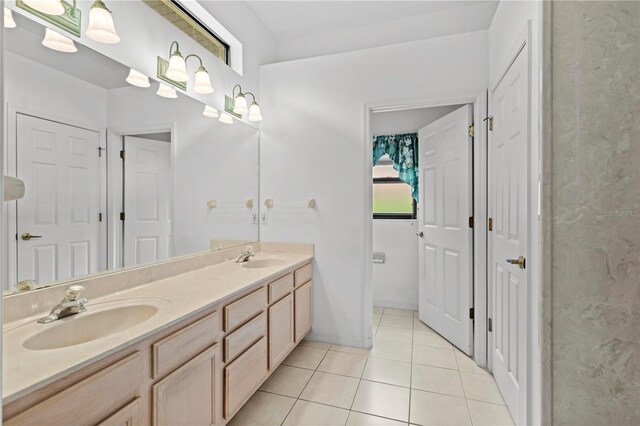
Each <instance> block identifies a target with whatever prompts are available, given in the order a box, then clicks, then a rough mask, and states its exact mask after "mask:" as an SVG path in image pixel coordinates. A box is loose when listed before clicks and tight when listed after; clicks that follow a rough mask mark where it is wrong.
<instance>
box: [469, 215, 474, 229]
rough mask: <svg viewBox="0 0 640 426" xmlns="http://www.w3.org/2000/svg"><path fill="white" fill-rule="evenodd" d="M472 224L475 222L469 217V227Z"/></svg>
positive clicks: (471, 226)
mask: <svg viewBox="0 0 640 426" xmlns="http://www.w3.org/2000/svg"><path fill="white" fill-rule="evenodd" d="M473 225H475V222H474V220H473V218H472V217H470V218H469V228H473Z"/></svg>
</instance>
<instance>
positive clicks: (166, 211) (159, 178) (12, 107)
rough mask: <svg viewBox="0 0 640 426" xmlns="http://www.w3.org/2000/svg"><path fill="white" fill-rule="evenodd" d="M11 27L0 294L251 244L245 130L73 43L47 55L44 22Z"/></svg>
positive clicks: (254, 236) (252, 187)
mask: <svg viewBox="0 0 640 426" xmlns="http://www.w3.org/2000/svg"><path fill="white" fill-rule="evenodd" d="M151 13H152V12H151ZM14 19H15V21H16V24H17V25H16V28H12V29H11V30H10V31H5V32H4V35H5V42H4V44H5V51H4V61H5V63H4V73H5V75H4V78H5V86H4V87H5V105H6V111H5V117H4V119H5V129H6V132H5V134H4V138H3V149H4V152H5V157H4V158H5V165H4V167H5V174H7V175H9V176H16V177H18V178H20V179H22V180H23V181H24V183H25V187H26V193H25V196H24V198H22V199H20V200H17V201H12V202H6V203H4V205H3V208H4V209H5V211H4V213H5V215H6V216H5V217H6V218H7V220H5V222H4V224H3V226H4V227H5V229H4V230H3V231H4V232H2V235H4V236H6V239H5V241H3V242H2V244H3V260H2V261H3V264H2V271H3V275H4V276H3V277H2V281H3V283H4V285H3V287H4V288H3V291H4V292H5V293H11V292H13V291H14V289H15V287H16V283H18V282H19V281H25V280H33V281H35V285H36V286H45V285H51V284H53V283H60V282H64V281H69V280H72V279H76V278H80V277H83V276H86V275H88V274H95V273H100V272H104V271H107V270H114V269H120V268H126V267H132V266H136V265H141V264H149V263H151V262H158V261H164V260H167V259H170V258H172V257H176V256H183V255H188V254H193V253H197V252H203V251H207V250H216V249H220V248H225V247H230V246H235V245H244V244H247V243H250V242H253V241H257V240H258V239H259V227H258V223H257V215H256V214H255V212H256V210H257V208H258V206H259V204H260V203H259V200H258V186H259V185H258V179H259V177H258V150H259V146H258V145H259V133H258V130H257V129H256V128H254V127H252V126H250V125H248V124H245V123H243V122H242V121H239V120H235V121H234V122H233V124H224V123H221V122H219V121H218V120H217V119H215V118H209V117H206V116H204V115H203V108H204V105H203V104H202V103H201V102H199V101H197V100H195V99H193V98H191V97H189V96H187V95H185V94H183V93H180V94H179V95H178V97H177V98H176V99H168V98H163V97H161V96H158V95H157V94H156V91H157V90H158V82H155V81H153V80H151V87H149V88H140V87H134V86H132V85H130V84H128V83H127V82H126V78H127V75H128V74H129V71H130V70H129V68H128V67H127V66H125V65H123V64H121V63H119V62H117V61H115V60H113V59H111V58H109V57H106V56H104V55H103V54H101V53H98V52H96V51H94V50H91V49H89V48H88V47H85V46H83V45H82V44H80V43H79V42H78V41H75V45H76V47H77V52H75V53H62V52H59V51H54V50H52V49H49V48H47V47H45V46H43V44H42V41H43V38H44V37H45V27H43V26H42V25H40V24H39V23H37V22H35V21H34V20H31V19H30V18H29V17H28V16H26V15H21V14H18V13H14Z"/></svg>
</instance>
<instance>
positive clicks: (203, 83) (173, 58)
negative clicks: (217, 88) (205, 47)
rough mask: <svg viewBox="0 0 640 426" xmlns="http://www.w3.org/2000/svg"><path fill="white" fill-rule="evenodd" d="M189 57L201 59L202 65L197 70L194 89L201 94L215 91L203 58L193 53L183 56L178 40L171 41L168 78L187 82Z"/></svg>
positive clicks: (166, 74)
mask: <svg viewBox="0 0 640 426" xmlns="http://www.w3.org/2000/svg"><path fill="white" fill-rule="evenodd" d="M174 48H175V50H174ZM189 58H197V59H198V61H200V66H199V67H198V69H197V71H196V80H195V84H194V86H193V91H194V92H196V93H199V94H201V95H208V94H209V93H213V86H212V85H211V79H210V78H209V73H208V72H207V69H206V68H205V67H204V65H203V63H202V58H201V57H200V56H198V55H196V54H193V53H192V54H190V55H187V56H186V57H183V56H182V53H180V45H179V44H178V42H177V41H173V42H171V46H169V66H168V68H167V70H166V72H165V73H164V75H165V76H166V77H167V78H168V79H170V80H173V81H176V82H178V83H186V82H187V81H188V80H189V74H188V73H187V60H189ZM158 59H161V58H158Z"/></svg>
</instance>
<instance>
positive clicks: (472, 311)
mask: <svg viewBox="0 0 640 426" xmlns="http://www.w3.org/2000/svg"><path fill="white" fill-rule="evenodd" d="M469 318H471V319H474V318H475V311H474V310H473V308H469Z"/></svg>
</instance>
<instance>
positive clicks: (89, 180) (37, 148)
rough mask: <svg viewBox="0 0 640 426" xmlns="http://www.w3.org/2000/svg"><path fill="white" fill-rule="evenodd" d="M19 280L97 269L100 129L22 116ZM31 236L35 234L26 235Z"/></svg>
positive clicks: (19, 120)
mask: <svg viewBox="0 0 640 426" xmlns="http://www.w3.org/2000/svg"><path fill="white" fill-rule="evenodd" d="M16 141H17V148H16V153H17V158H16V160H17V163H16V168H17V169H16V171H17V176H18V177H19V178H21V179H23V180H24V182H25V188H26V191H25V196H24V198H23V199H21V200H19V201H18V202H17V203H16V206H17V207H16V208H17V233H18V236H17V245H18V248H17V253H18V259H17V260H18V265H17V267H18V275H17V276H18V280H27V279H34V280H35V281H36V282H38V283H41V284H43V283H47V282H52V281H57V280H64V279H68V278H71V277H77V276H81V275H86V274H90V273H94V272H97V271H98V256H99V253H100V250H99V244H100V224H99V221H98V214H99V212H100V158H99V156H98V155H99V151H98V147H99V143H100V135H99V133H98V132H94V131H91V130H86V129H81V128H78V127H73V126H69V125H66V124H61V123H57V122H54V121H49V120H44V119H41V118H36V117H32V116H28V115H23V114H17V132H16ZM24 234H31V235H32V237H31V239H29V237H26V236H24Z"/></svg>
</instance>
